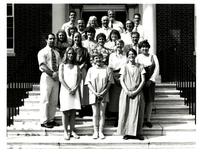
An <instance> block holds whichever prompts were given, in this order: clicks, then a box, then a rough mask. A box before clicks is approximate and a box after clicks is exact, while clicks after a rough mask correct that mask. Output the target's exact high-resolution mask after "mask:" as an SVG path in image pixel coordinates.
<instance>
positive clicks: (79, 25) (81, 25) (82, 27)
mask: <svg viewBox="0 0 200 156" xmlns="http://www.w3.org/2000/svg"><path fill="white" fill-rule="evenodd" d="M78 28H79V30H84V28H85V22H84V21H83V20H78Z"/></svg>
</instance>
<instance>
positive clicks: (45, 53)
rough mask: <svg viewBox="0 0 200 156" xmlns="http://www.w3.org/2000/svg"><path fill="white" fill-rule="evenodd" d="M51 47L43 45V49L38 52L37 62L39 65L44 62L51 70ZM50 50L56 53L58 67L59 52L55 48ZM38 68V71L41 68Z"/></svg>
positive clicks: (59, 60)
mask: <svg viewBox="0 0 200 156" xmlns="http://www.w3.org/2000/svg"><path fill="white" fill-rule="evenodd" d="M51 49H52V48H50V47H49V46H46V47H44V48H43V49H41V50H40V51H39V52H38V63H39V66H40V65H41V64H45V65H46V66H47V67H48V68H49V69H50V70H52V71H53V69H52V53H51ZM52 50H53V52H54V53H55V55H56V66H57V68H58V67H59V65H60V63H61V58H60V54H59V53H58V52H57V51H56V50H55V49H52ZM39 69H40V71H42V69H41V68H39ZM42 72H43V71H42Z"/></svg>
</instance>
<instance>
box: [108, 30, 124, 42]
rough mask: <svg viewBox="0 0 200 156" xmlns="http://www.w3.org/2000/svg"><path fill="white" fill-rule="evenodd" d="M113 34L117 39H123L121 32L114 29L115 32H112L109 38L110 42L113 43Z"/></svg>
mask: <svg viewBox="0 0 200 156" xmlns="http://www.w3.org/2000/svg"><path fill="white" fill-rule="evenodd" d="M112 34H116V35H117V37H118V39H121V35H120V33H119V31H117V30H115V29H113V30H112V31H111V32H110V34H109V37H108V38H109V40H110V41H112V39H111V35H112Z"/></svg>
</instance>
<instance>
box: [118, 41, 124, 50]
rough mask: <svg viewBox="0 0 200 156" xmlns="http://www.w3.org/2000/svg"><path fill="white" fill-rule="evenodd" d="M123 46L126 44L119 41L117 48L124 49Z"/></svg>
mask: <svg viewBox="0 0 200 156" xmlns="http://www.w3.org/2000/svg"><path fill="white" fill-rule="evenodd" d="M123 47H124V44H123V43H122V42H117V43H116V48H117V49H118V50H122V48H123Z"/></svg>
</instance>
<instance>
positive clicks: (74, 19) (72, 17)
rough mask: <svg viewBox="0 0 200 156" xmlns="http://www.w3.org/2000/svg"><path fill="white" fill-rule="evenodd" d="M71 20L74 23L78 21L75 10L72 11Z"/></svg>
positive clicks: (70, 13)
mask: <svg viewBox="0 0 200 156" xmlns="http://www.w3.org/2000/svg"><path fill="white" fill-rule="evenodd" d="M69 20H70V21H72V22H75V21H76V12H75V11H74V10H71V11H70V12H69Z"/></svg>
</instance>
